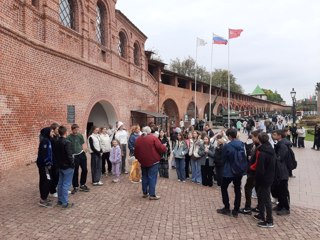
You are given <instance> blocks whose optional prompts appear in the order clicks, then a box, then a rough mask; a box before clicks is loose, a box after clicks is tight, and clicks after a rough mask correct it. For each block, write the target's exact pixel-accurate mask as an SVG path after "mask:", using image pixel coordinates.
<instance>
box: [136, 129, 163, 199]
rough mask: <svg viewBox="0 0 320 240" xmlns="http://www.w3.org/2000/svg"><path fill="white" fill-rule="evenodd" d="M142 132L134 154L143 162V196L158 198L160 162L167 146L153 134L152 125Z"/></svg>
mask: <svg viewBox="0 0 320 240" xmlns="http://www.w3.org/2000/svg"><path fill="white" fill-rule="evenodd" d="M142 133H143V134H142V136H140V137H138V138H137V140H136V145H135V149H134V156H135V157H136V158H137V159H138V161H139V163H140V164H141V172H142V192H143V198H147V197H149V199H150V200H158V199H160V196H157V195H156V184H157V176H158V171H159V162H160V158H161V154H162V153H165V152H166V151H167V148H166V146H165V145H164V144H161V142H160V140H159V139H158V138H157V137H155V136H153V135H151V129H150V127H148V126H147V127H144V128H143V129H142Z"/></svg>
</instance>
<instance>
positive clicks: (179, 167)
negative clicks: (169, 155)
mask: <svg viewBox="0 0 320 240" xmlns="http://www.w3.org/2000/svg"><path fill="white" fill-rule="evenodd" d="M175 161H176V171H177V175H178V179H179V180H181V181H184V180H186V170H185V165H186V162H185V160H184V158H176V159H175Z"/></svg>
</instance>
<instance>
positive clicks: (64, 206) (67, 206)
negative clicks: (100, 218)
mask: <svg viewBox="0 0 320 240" xmlns="http://www.w3.org/2000/svg"><path fill="white" fill-rule="evenodd" d="M73 206H74V204H73V203H67V204H66V205H62V206H61V207H62V209H67V208H72V207H73Z"/></svg>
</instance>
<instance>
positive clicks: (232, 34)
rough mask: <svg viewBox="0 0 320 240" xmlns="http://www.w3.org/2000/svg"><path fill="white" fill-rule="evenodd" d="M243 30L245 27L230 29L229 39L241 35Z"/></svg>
mask: <svg viewBox="0 0 320 240" xmlns="http://www.w3.org/2000/svg"><path fill="white" fill-rule="evenodd" d="M242 31H243V29H229V39H230V38H237V37H239V36H240V34H241V33H242Z"/></svg>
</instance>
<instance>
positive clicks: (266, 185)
mask: <svg viewBox="0 0 320 240" xmlns="http://www.w3.org/2000/svg"><path fill="white" fill-rule="evenodd" d="M258 138H259V141H260V143H261V145H260V146H259V147H258V148H257V153H258V154H257V160H256V161H257V166H256V174H255V180H256V189H257V194H258V206H259V214H257V215H256V216H255V218H258V219H259V220H262V221H261V222H259V223H258V226H259V227H265V228H271V227H273V218H272V204H271V198H270V192H271V185H272V183H273V181H274V176H275V163H276V154H275V151H274V149H273V148H272V146H271V144H270V142H269V136H268V134H267V133H263V132H262V133H260V134H259V136H258ZM265 212H266V213H267V215H266V218H265Z"/></svg>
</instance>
